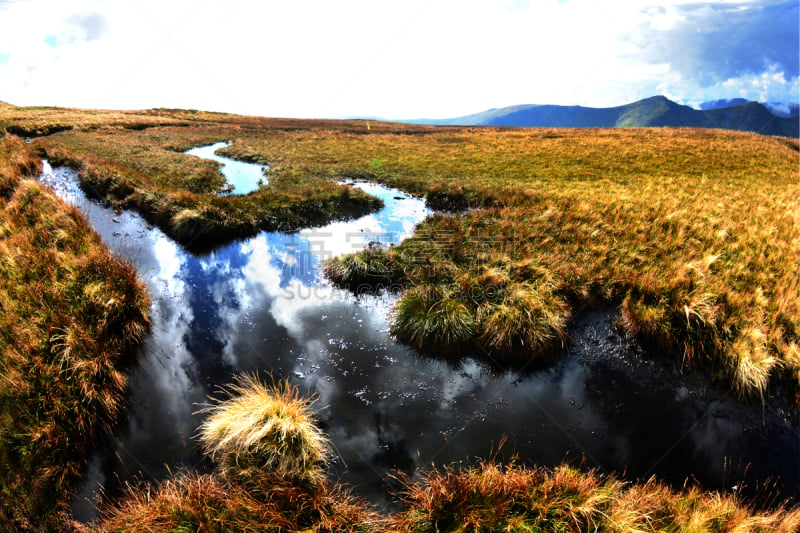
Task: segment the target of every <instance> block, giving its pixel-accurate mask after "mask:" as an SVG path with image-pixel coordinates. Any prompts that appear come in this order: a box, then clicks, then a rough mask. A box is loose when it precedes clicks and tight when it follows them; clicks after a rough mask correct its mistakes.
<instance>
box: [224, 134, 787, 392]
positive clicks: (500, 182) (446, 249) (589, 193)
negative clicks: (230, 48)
mask: <svg viewBox="0 0 800 533" xmlns="http://www.w3.org/2000/svg"><path fill="white" fill-rule="evenodd" d="M227 150H228V151H229V152H230V153H234V154H247V156H248V157H251V158H254V159H259V160H262V161H269V162H271V163H272V164H274V165H276V166H277V167H279V168H281V169H283V170H284V171H289V170H291V171H292V172H295V173H297V174H304V173H313V174H315V175H320V174H321V175H325V174H330V175H348V174H352V175H361V176H371V177H372V178H373V179H377V180H379V181H383V182H385V183H388V184H390V185H393V186H399V187H402V188H405V189H406V190H410V191H413V192H418V193H422V194H425V195H426V196H427V197H428V198H429V199H432V200H433V201H435V202H436V203H437V204H441V205H442V206H445V207H463V206H467V205H471V206H475V207H479V208H481V209H478V210H474V211H470V212H468V213H466V214H463V215H454V216H451V217H441V216H440V217H434V218H432V219H430V220H429V221H426V222H424V223H423V224H421V225H420V226H419V227H418V228H417V233H416V235H415V237H414V238H412V239H410V240H408V241H406V242H405V243H403V244H402V245H401V246H399V247H396V248H394V249H393V250H392V251H391V253H390V254H388V255H389V257H388V258H387V259H386V261H384V265H383V267H379V268H382V270H383V271H386V270H390V271H394V272H395V274H393V275H397V276H401V277H403V278H405V282H406V284H407V285H420V286H427V285H431V284H433V285H437V284H445V285H447V286H452V285H464V284H465V283H466V284H467V285H468V286H470V287H473V288H474V287H479V286H484V287H486V288H487V290H488V288H489V287H490V286H491V291H490V292H493V293H495V294H496V295H498V296H497V297H496V298H495V302H494V303H490V305H492V306H503V305H505V304H503V302H504V301H505V300H506V298H509V297H510V295H511V294H514V293H517V294H519V293H518V292H517V291H516V290H515V289H514V288H510V289H509V284H514V283H520V282H522V283H525V282H528V281H530V280H531V279H536V278H539V277H544V278H545V279H548V280H550V281H549V282H548V286H549V287H552V292H551V293H550V294H549V296H548V297H547V298H546V300H547V303H545V304H544V307H545V308H546V309H548V311H549V312H546V313H543V320H544V321H545V322H549V323H550V324H552V327H549V328H544V329H541V328H540V331H539V332H537V331H536V328H534V327H533V326H531V327H525V328H523V329H520V330H519V331H518V332H516V333H515V332H513V331H512V332H509V333H510V334H511V337H510V338H511V339H512V342H511V343H509V342H507V341H505V340H502V339H501V338H497V339H496V340H495V339H493V338H492V337H493V334H492V333H488V334H487V335H481V333H480V331H479V329H480V328H478V329H477V330H476V335H477V336H478V339H482V340H483V341H482V343H483V345H484V347H485V348H486V349H488V350H489V351H490V353H491V355H492V356H493V357H495V358H497V357H502V356H509V355H512V356H513V355H514V353H515V354H516V357H518V358H523V359H522V361H523V362H524V361H525V360H530V359H531V358H537V357H539V356H540V354H539V350H540V349H541V348H544V349H545V353H546V352H547V345H548V344H554V345H555V346H556V347H557V346H558V345H560V344H561V343H562V342H563V331H564V330H563V324H565V322H566V320H567V319H568V317H569V315H570V314H571V310H574V309H576V308H577V309H579V308H581V307H582V306H583V305H585V304H586V303H588V302H591V301H593V300H605V301H608V302H611V303H616V304H619V305H620V307H621V309H622V312H623V323H624V325H625V327H626V328H627V329H628V330H629V331H630V333H632V334H635V335H637V336H639V337H640V338H641V339H643V340H645V341H647V342H651V343H655V344H657V345H659V346H661V347H662V348H665V349H666V350H668V351H669V352H672V353H674V354H675V355H676V356H677V357H678V358H680V359H681V360H683V361H685V363H686V364H687V365H688V366H708V367H709V368H710V369H711V371H712V373H714V374H715V375H724V376H726V379H728V380H730V382H731V383H732V384H733V386H734V388H736V390H738V391H739V392H740V393H741V394H742V395H743V396H750V395H754V396H756V397H758V396H761V395H763V394H764V393H765V391H766V390H767V388H768V385H769V382H770V380H772V379H778V378H781V377H782V376H786V377H789V378H790V379H791V380H793V382H794V383H795V385H796V384H797V383H798V381H797V375H798V366H797V353H798V346H799V344H798V339H799V338H800V335H799V334H800V307H798V300H800V299H799V298H798V297H797V295H798V294H800V284H799V283H798V279H800V271H799V267H798V261H797V257H798V254H800V237H799V235H800V231H798V229H799V228H798V217H797V213H798V212H799V209H798V207H800V206H799V205H798V198H800V183H798V179H797V172H798V154H797V143H796V142H794V141H791V140H786V139H778V138H770V137H763V136H759V135H755V134H746V133H737V132H725V131H717V130H692V129H632V130H624V129H623V130H619V129H618V130H541V129H532V130H499V129H491V128H483V129H478V128H472V129H468V128H464V129H461V130H458V131H453V130H452V129H450V130H443V131H427V132H418V133H416V134H414V135H411V134H402V133H380V134H374V135H367V136H365V135H356V134H351V133H344V132H340V131H319V130H317V131H303V132H264V133H262V134H261V135H260V136H258V137H256V136H253V137H249V138H246V139H242V140H241V141H240V142H237V143H234V145H233V146H232V147H230V148H228V149H227ZM256 154H258V155H256ZM376 161H380V165H377V164H375V162H376ZM346 260H347V259H340V260H339V261H340V262H341V261H346ZM522 262H529V263H531V264H533V265H535V266H536V269H537V272H530V273H526V272H524V271H523V270H515V269H516V267H515V265H516V264H520V263H522ZM491 272H494V275H493V274H491ZM548 290H549V289H548ZM439 292H440V293H442V291H439ZM445 292H446V291H445ZM504 295H505V296H504ZM405 297H408V298H410V299H411V298H415V297H416V293H411V292H409V293H408V294H407V295H406V296H404V298H405ZM466 303H467V305H468V306H469V307H471V308H472V310H473V313H474V319H475V320H474V321H475V322H476V323H480V318H481V317H482V316H487V312H488V311H489V310H488V309H486V308H485V306H484V307H483V308H482V307H481V305H480V304H478V302H474V305H473V303H471V302H469V301H467V302H466ZM403 305H404V304H403V303H402V301H401V303H400V304H399V307H398V313H397V314H396V316H397V317H398V318H410V315H408V314H407V313H405V312H401V311H404V310H403V307H402V306H403ZM508 306H509V307H515V308H516V310H514V311H512V310H511V309H508V311H509V313H508V314H506V316H509V317H511V314H510V313H511V312H519V306H518V305H517V304H516V303H514V300H513V299H512V300H511V301H510V302H508ZM417 308H418V309H419V312H420V313H422V312H424V307H420V306H418V307H417ZM501 309H502V307H499V308H498V309H497V312H498V313H499V312H501ZM479 310H480V311H479ZM504 314H505V313H504ZM501 316H503V315H500V316H498V319H499V318H500V317H501ZM548 317H549V318H548ZM415 320H417V322H420V323H421V322H423V321H424V317H417V319H415ZM458 320H460V321H462V322H463V317H460V318H459V319H458ZM398 322H399V321H396V322H395V329H396V331H397V332H398V333H401V335H400V337H401V338H403V339H404V340H407V341H409V342H411V343H412V344H418V343H417V342H416V341H415V340H414V337H413V336H412V335H408V336H406V335H402V332H403V331H404V330H406V329H408V328H407V327H406V325H404V324H398ZM498 322H499V323H503V322H506V323H509V322H512V321H511V320H498ZM535 323H536V321H534V324H535ZM412 327H413V326H412ZM506 331H508V328H506ZM526 337H527V340H526ZM537 339H538V341H537ZM523 341H524V342H525V345H526V346H532V347H533V349H530V350H521V351H520V350H512V352H514V353H509V350H508V349H507V348H508V347H509V346H512V345H514V344H515V343H516V344H517V345H520V344H521V343H522V342H523ZM531 341H533V342H531Z"/></svg>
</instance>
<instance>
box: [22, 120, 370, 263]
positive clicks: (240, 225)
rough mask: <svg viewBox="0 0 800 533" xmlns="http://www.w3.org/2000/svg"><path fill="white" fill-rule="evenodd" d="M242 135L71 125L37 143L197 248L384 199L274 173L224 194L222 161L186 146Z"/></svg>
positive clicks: (84, 182)
mask: <svg viewBox="0 0 800 533" xmlns="http://www.w3.org/2000/svg"><path fill="white" fill-rule="evenodd" d="M237 134H239V130H238V128H234V127H230V126H214V127H206V128H192V129H190V128H150V129H147V130H144V131H132V130H126V129H112V128H106V129H102V128H101V129H97V130H96V131H90V132H82V131H74V130H73V131H65V132H62V133H58V134H55V135H52V136H50V137H47V138H42V139H40V140H37V141H36V144H37V146H38V147H40V149H41V150H42V151H43V152H44V154H45V155H46V156H47V157H48V158H49V159H50V160H51V163H52V164H53V165H61V164H66V165H70V166H74V167H76V168H78V170H79V176H80V181H81V187H82V188H83V189H84V190H85V191H86V192H87V193H88V194H89V195H90V196H93V197H97V198H103V199H105V200H108V201H110V202H112V203H113V204H114V205H116V206H117V207H119V208H131V209H135V210H137V211H139V212H140V213H142V214H143V215H144V216H145V217H146V218H147V219H149V220H150V221H151V222H153V223H155V224H157V225H158V226H159V227H161V229H163V230H164V232H165V233H167V234H168V235H170V236H171V237H173V238H174V239H175V240H177V241H178V242H180V243H181V244H183V245H184V246H185V247H186V248H188V249H191V250H193V251H206V250H208V249H209V248H212V247H214V246H216V245H221V244H225V243H227V242H230V241H232V240H234V239H237V238H243V237H249V236H252V235H254V234H256V233H257V232H259V231H262V230H273V231H276V230H278V231H291V230H297V229H300V228H303V227H308V226H312V225H315V224H322V223H325V222H328V221H331V220H334V219H337V218H344V217H352V216H358V215H362V214H365V213H367V212H369V211H372V210H375V209H377V208H379V207H380V206H381V205H382V204H381V201H380V200H378V199H376V198H374V197H371V196H368V195H366V194H365V193H363V192H362V191H360V190H357V189H354V188H351V187H348V186H344V185H339V184H337V183H335V182H334V181H332V180H330V179H320V177H317V176H310V175H304V176H282V175H280V174H276V175H275V176H272V175H271V176H270V180H269V184H268V185H266V186H263V187H260V188H259V189H256V190H255V191H253V192H251V193H249V194H246V195H232V196H225V195H220V193H222V192H223V191H224V190H225V187H226V181H225V179H224V177H223V176H222V174H221V173H220V171H219V164H218V163H216V162H213V161H208V160H203V159H200V158H197V157H192V156H189V155H185V154H183V153H182V152H183V151H184V150H186V149H188V148H191V147H193V146H197V145H202V144H208V143H213V142H217V141H220V140H225V139H228V138H230V137H232V136H235V135H237Z"/></svg>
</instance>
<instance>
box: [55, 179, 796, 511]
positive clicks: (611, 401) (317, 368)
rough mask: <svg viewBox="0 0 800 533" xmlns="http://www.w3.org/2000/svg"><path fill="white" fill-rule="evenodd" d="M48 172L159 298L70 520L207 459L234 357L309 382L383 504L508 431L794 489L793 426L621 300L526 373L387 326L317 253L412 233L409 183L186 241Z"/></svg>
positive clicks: (604, 456) (768, 487)
mask: <svg viewBox="0 0 800 533" xmlns="http://www.w3.org/2000/svg"><path fill="white" fill-rule="evenodd" d="M41 179H42V181H43V182H45V183H47V184H49V185H51V186H52V187H53V188H54V190H56V192H57V193H58V194H59V195H60V196H61V197H62V198H65V199H66V200H67V201H69V202H71V203H73V204H75V205H78V206H79V207H80V209H81V210H82V211H83V212H84V213H85V214H86V216H87V218H88V219H89V221H90V223H91V224H92V225H93V226H94V227H95V229H96V230H97V231H98V233H99V234H100V235H101V236H102V238H103V240H104V242H105V243H106V244H107V245H108V246H109V247H110V248H111V249H112V250H114V251H115V252H117V253H118V254H120V255H121V256H122V257H124V258H126V259H127V260H129V261H130V262H131V263H133V264H134V265H135V266H136V268H137V269H138V271H139V273H140V275H141V277H142V279H143V280H145V281H146V282H147V284H148V288H149V290H150V294H151V296H152V298H153V305H152V310H151V312H152V317H153V331H152V333H151V335H150V337H149V339H148V341H147V343H146V346H145V347H144V349H143V351H142V354H141V356H140V363H139V364H138V366H137V367H136V368H135V369H133V370H132V371H131V374H130V410H129V413H128V424H127V427H125V428H124V429H123V430H122V431H121V432H120V434H119V435H118V436H116V437H115V438H114V439H113V440H112V441H111V442H109V443H107V445H106V446H105V447H103V448H102V449H99V450H97V452H96V453H95V455H94V457H93V459H92V460H91V463H90V465H89V468H88V475H87V481H86V483H85V484H84V486H83V487H81V489H80V491H79V493H78V495H77V496H76V499H75V505H74V512H75V516H76V518H77V519H79V520H90V519H91V518H92V517H93V516H94V513H95V509H94V498H95V497H96V495H97V492H98V488H99V487H100V486H101V485H102V486H104V487H105V489H106V492H107V493H108V494H109V495H114V494H116V493H118V491H119V489H120V487H121V486H122V485H124V483H126V482H129V481H131V480H134V479H145V480H159V479H163V478H165V477H166V476H167V475H168V474H169V472H170V471H171V472H176V471H178V470H180V469H181V468H182V467H187V468H200V469H203V468H208V467H209V465H207V464H206V463H204V462H203V460H202V457H201V456H200V454H199V451H198V446H197V444H196V442H195V440H194V438H193V435H194V434H195V432H196V428H197V427H198V425H199V423H200V421H201V415H197V414H195V413H196V412H197V411H198V410H199V409H201V408H202V407H203V406H204V405H206V404H207V403H208V396H209V395H214V394H215V392H216V391H217V390H218V387H219V386H221V385H224V384H227V383H229V382H230V381H231V378H232V376H233V375H235V374H238V373H241V372H259V373H260V374H261V375H263V376H267V375H269V374H271V375H272V376H273V377H274V378H276V379H283V378H288V379H290V380H291V381H292V382H293V383H296V384H298V385H299V386H300V387H301V389H302V390H303V391H305V392H307V393H309V394H311V393H315V394H317V395H318V396H319V401H318V403H317V404H316V407H317V409H318V416H319V419H320V421H321V424H322V426H323V427H324V429H325V431H326V432H327V433H328V435H329V436H330V437H331V439H332V441H333V443H334V445H335V447H336V452H337V458H336V460H335V461H334V463H333V464H332V466H331V476H332V477H333V478H334V479H338V480H341V481H343V482H346V483H349V484H350V485H351V486H352V487H353V488H354V490H355V492H356V493H359V494H362V495H365V496H366V497H367V498H368V499H369V500H371V501H372V502H374V503H377V504H379V505H382V506H388V505H391V503H390V502H391V501H392V497H391V494H390V493H391V492H392V491H395V490H396V489H397V487H396V485H394V484H393V482H392V479H391V477H390V473H391V472H393V471H394V470H398V469H399V470H403V471H405V472H408V473H413V472H415V471H418V470H419V469H423V468H427V467H429V466H430V465H432V464H437V465H444V464H449V463H452V462H463V463H467V462H469V461H470V460H474V459H475V458H477V457H487V456H488V455H489V454H490V453H491V451H492V450H493V448H494V447H495V446H496V445H497V444H498V443H499V442H500V441H501V440H502V439H503V437H504V436H505V437H507V439H508V440H507V443H506V445H505V447H504V448H503V450H502V453H501V456H505V457H509V456H511V455H512V454H514V453H516V454H517V455H518V457H519V461H521V462H523V463H525V464H540V465H556V464H559V463H561V462H562V461H564V460H567V461H570V462H573V463H575V464H578V465H584V466H585V467H596V468H598V469H600V470H601V471H604V472H611V471H615V472H625V474H626V476H627V477H628V478H648V477H650V476H651V475H657V476H658V477H660V478H662V479H665V480H666V481H668V482H671V483H673V484H675V485H676V486H680V485H682V484H683V482H684V480H685V479H687V478H689V479H690V480H694V481H696V482H698V483H699V484H701V485H702V486H705V487H708V488H712V489H722V490H726V491H733V490H738V491H742V492H743V494H746V495H749V496H752V495H754V494H755V495H759V496H760V497H761V499H762V500H764V499H766V498H768V497H769V496H770V495H771V496H773V497H776V498H780V499H782V498H795V499H797V498H798V497H800V437H798V435H799V433H798V428H797V427H796V426H795V425H793V424H792V423H790V422H789V421H788V420H785V419H784V418H783V417H782V416H781V415H780V413H776V412H774V410H768V409H767V410H765V409H762V408H761V407H759V406H750V407H743V406H741V405H740V404H739V403H738V402H736V401H735V400H734V399H733V398H732V397H731V396H730V395H729V394H727V393H725V391H722V390H717V389H716V388H714V387H712V386H710V385H708V384H707V383H706V382H705V381H704V380H703V379H701V378H699V377H691V376H689V377H688V378H687V377H685V376H679V375H678V374H677V372H676V371H675V369H674V368H673V367H672V365H671V364H670V363H668V362H666V359H665V358H658V357H654V358H652V359H651V358H649V357H647V356H646V354H643V352H641V351H640V350H639V349H638V348H637V347H635V346H633V345H631V344H629V342H628V341H627V340H626V339H625V338H623V337H622V336H621V335H620V334H619V332H618V331H617V330H616V329H615V328H614V322H615V321H616V319H617V315H616V312H615V311H614V310H611V309H595V310H590V311H587V312H585V313H583V314H582V315H580V316H579V317H578V319H576V321H575V323H574V324H573V325H572V327H571V329H570V334H571V336H572V339H573V342H572V344H571V346H570V348H569V349H568V350H566V351H565V353H564V354H563V355H562V357H561V358H560V359H559V362H558V363H557V364H556V365H554V366H553V367H552V368H549V369H546V370H543V371H538V372H535V373H531V374H521V373H518V372H514V371H507V372H498V371H497V370H492V369H490V368H489V367H488V366H487V365H485V364H483V363H481V362H478V361H475V360H473V359H465V360H463V361H460V362H458V363H455V364H448V363H445V362H442V361H437V360H432V359H427V358H421V357H419V356H418V355H417V354H416V353H415V352H414V351H413V350H410V349H409V348H407V347H404V346H402V345H399V344H397V343H395V342H394V341H393V340H392V339H391V338H390V337H389V335H388V312H389V309H390V308H391V306H392V304H393V302H394V301H395V300H394V298H395V297H394V296H392V295H380V296H372V295H368V296H360V297H358V298H356V297H354V296H352V295H351V294H349V293H347V292H345V291H342V290H338V289H336V288H333V287H332V286H331V285H330V284H329V283H328V282H326V281H325V280H324V279H323V277H322V275H321V273H320V271H319V266H320V261H321V259H322V258H324V257H330V256H332V255H338V254H342V253H347V252H352V251H355V250H357V249H360V248H363V247H364V246H367V245H368V244H369V243H370V242H372V241H376V240H377V241H382V242H385V243H392V242H395V243H396V242H400V241H401V240H402V239H403V238H405V237H407V236H409V235H411V234H412V233H413V229H414V226H415V224H416V223H418V222H419V221H421V220H422V219H424V218H425V217H426V216H427V215H428V213H429V212H428V210H427V209H426V208H425V206H424V203H423V202H422V201H421V200H419V199H415V198H412V197H410V196H408V195H407V194H405V193H403V192H401V191H398V190H394V189H388V188H385V187H382V186H379V185H374V184H364V183H357V184H355V186H357V187H359V188H361V189H362V190H364V191H366V192H368V193H369V194H373V195H375V196H378V197H380V198H382V199H383V200H384V202H385V204H386V206H385V207H384V208H383V209H382V210H381V211H380V212H378V213H375V214H372V215H368V216H365V217H362V218H359V219H357V220H352V221H349V222H338V223H334V224H330V225H328V226H325V227H323V228H314V229H309V230H305V231H301V232H298V233H294V234H282V233H266V232H265V233H261V234H260V235H258V236H256V237H253V238H251V239H247V240H244V241H241V242H237V243H234V244H231V245H229V246H226V247H224V248H221V249H219V250H217V251H216V252H214V253H211V254H209V255H202V256H195V255H192V254H189V253H187V252H185V251H183V250H182V249H181V248H180V247H179V246H178V245H176V244H175V243H173V242H172V241H171V240H170V239H169V238H167V237H166V236H164V234H163V233H162V232H161V231H159V230H158V229H156V228H153V227H151V226H149V225H148V224H147V223H146V222H145V221H144V220H143V219H142V218H141V217H139V216H138V215H136V214H134V213H129V212H124V213H122V214H115V213H114V212H113V211H112V210H110V209H106V208H104V207H102V206H100V205H98V204H96V203H93V202H91V201H89V200H87V199H86V198H85V196H84V195H83V194H82V192H81V191H80V189H79V187H78V185H77V176H76V174H75V172H74V171H73V170H71V169H68V168H57V169H49V168H48V167H46V169H45V172H44V174H43V176H42V178H41Z"/></svg>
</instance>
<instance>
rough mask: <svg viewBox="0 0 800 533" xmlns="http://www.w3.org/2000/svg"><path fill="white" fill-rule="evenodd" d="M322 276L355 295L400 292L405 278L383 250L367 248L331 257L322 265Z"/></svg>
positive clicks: (387, 252) (386, 251) (388, 253)
mask: <svg viewBox="0 0 800 533" xmlns="http://www.w3.org/2000/svg"><path fill="white" fill-rule="evenodd" d="M323 272H324V273H325V275H326V276H327V277H328V279H330V280H331V281H333V282H334V283H336V284H337V285H339V286H341V287H344V288H346V289H348V290H350V291H352V292H354V293H361V292H364V291H376V290H378V289H382V288H389V289H392V288H399V287H400V286H401V285H402V283H403V282H404V279H405V276H404V275H403V272H402V270H400V268H399V265H398V264H397V263H396V262H395V261H393V259H392V255H391V254H390V252H389V251H388V250H387V249H385V248H367V249H366V250H362V251H360V252H358V253H354V254H348V255H343V256H339V257H333V258H331V259H328V260H327V261H325V264H324V265H323Z"/></svg>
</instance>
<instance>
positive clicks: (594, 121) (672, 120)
mask: <svg viewBox="0 0 800 533" xmlns="http://www.w3.org/2000/svg"><path fill="white" fill-rule="evenodd" d="M728 102H730V101H728ZM720 105H721V107H715V108H713V109H705V110H702V109H701V110H697V109H693V108H691V107H689V106H685V105H681V104H678V103H676V102H673V101H672V100H669V99H668V98H666V97H664V96H653V97H650V98H645V99H644V100H640V101H638V102H633V103H631V104H627V105H623V106H618V107H601V108H597V107H583V106H560V105H517V106H511V107H503V108H500V109H489V110H487V111H483V112H482V113H476V114H474V115H467V116H464V117H457V118H452V119H433V120H430V119H422V120H407V121H403V122H409V123H414V124H437V125H449V126H522V127H547V128H559V127H563V128H615V127H616V128H622V127H659V126H673V127H681V126H683V127H694V128H721V129H730V130H741V131H754V132H757V133H762V134H764V135H781V136H784V137H798V136H800V131H798V130H799V128H798V120H797V119H796V118H787V117H780V116H776V115H775V114H773V113H771V112H770V110H769V109H768V108H767V107H765V106H764V105H762V104H759V103H757V102H747V101H745V103H743V104H739V105H733V106H724V105H722V104H720Z"/></svg>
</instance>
